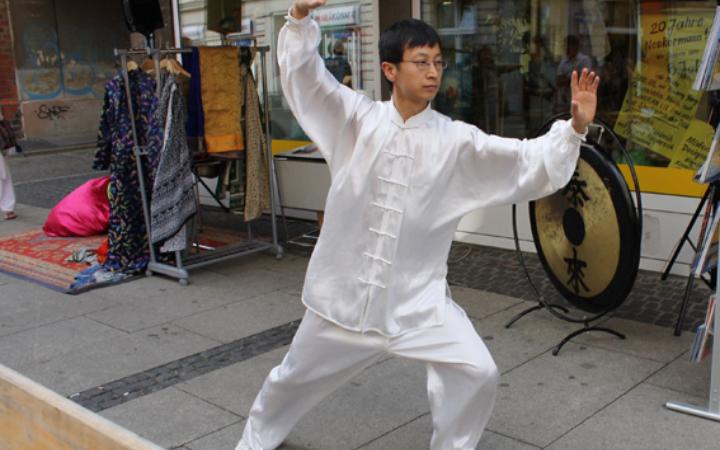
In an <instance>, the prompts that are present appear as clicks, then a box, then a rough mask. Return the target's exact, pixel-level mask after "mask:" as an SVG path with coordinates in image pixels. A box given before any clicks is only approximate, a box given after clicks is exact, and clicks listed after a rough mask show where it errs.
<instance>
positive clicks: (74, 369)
mask: <svg viewBox="0 0 720 450" xmlns="http://www.w3.org/2000/svg"><path fill="white" fill-rule="evenodd" d="M216 345H217V342H215V341H213V340H211V339H208V338H205V337H202V336H199V335H197V334H195V333H192V332H190V331H187V330H184V329H182V328H179V327H174V326H172V325H163V326H160V327H157V328H151V329H148V330H144V331H141V332H138V333H135V334H131V335H127V336H124V337H120V338H113V339H106V340H104V341H102V342H97V343H93V344H90V345H86V346H83V347H77V348H74V349H72V350H71V351H69V352H67V353H65V354H64V355H61V356H57V357H54V358H51V359H50V360H49V361H42V362H38V363H35V364H27V365H23V366H21V367H20V370H19V371H20V372H22V373H23V374H24V375H26V376H28V377H29V378H31V379H33V380H35V381H37V382H39V383H40V384H43V385H45V386H47V387H48V388H50V389H52V390H54V391H56V392H58V393H60V394H62V395H70V394H74V393H76V392H81V391H84V390H86V389H90V388H93V387H95V386H98V385H101V384H103V383H107V382H110V381H113V380H116V379H119V378H123V377H126V376H128V375H132V374H135V373H137V372H142V371H144V370H147V369H150V368H152V367H155V366H158V365H161V364H165V363H168V362H170V361H174V360H176V359H179V358H182V357H184V356H188V355H191V354H193V353H196V352H199V351H202V350H206V349H208V348H210V347H214V346H216Z"/></svg>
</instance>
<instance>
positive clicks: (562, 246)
mask: <svg viewBox="0 0 720 450" xmlns="http://www.w3.org/2000/svg"><path fill="white" fill-rule="evenodd" d="M530 225H531V228H532V234H533V239H534V241H535V247H536V248H537V252H538V256H539V257H540V261H541V262H542V265H543V267H544V269H545V271H546V272H547V274H548V276H549V277H550V280H551V281H552V283H553V284H554V285H555V287H556V288H557V289H558V291H560V293H561V294H562V296H563V297H565V299H567V300H568V302H570V303H571V304H572V305H574V306H575V307H577V308H579V309H581V310H584V311H588V312H591V313H602V312H606V311H609V310H612V309H614V308H616V307H617V306H618V305H620V303H622V302H623V301H624V300H625V298H626V297H627V295H628V294H629V292H630V289H631V288H632V285H633V283H634V281H635V277H636V275H637V271H638V264H639V261H640V236H639V223H638V215H637V212H636V209H635V205H634V203H633V199H632V196H631V195H630V191H629V189H628V186H627V184H626V182H625V179H624V178H623V176H622V174H621V173H620V171H619V170H618V168H617V166H616V165H615V163H614V162H613V161H612V159H611V158H610V157H609V156H608V155H606V153H605V152H604V151H603V150H602V149H601V148H600V147H599V146H598V145H597V144H595V143H594V142H591V141H588V142H586V143H584V144H583V145H582V146H581V148H580V159H579V160H578V165H577V168H576V170H575V174H574V175H573V177H572V179H571V180H570V182H569V183H568V184H567V186H565V188H563V189H561V190H560V191H558V192H556V193H555V194H552V195H550V196H548V197H545V198H542V199H540V200H537V201H534V202H531V203H530Z"/></svg>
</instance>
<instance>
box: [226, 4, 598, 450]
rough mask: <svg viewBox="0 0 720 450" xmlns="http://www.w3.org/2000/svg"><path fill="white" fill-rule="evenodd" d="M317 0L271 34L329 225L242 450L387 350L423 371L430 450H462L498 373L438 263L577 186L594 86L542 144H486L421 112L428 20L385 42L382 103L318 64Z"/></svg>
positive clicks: (432, 61) (266, 447) (428, 76)
mask: <svg viewBox="0 0 720 450" xmlns="http://www.w3.org/2000/svg"><path fill="white" fill-rule="evenodd" d="M323 4H325V1H324V0H297V1H296V2H295V4H294V5H293V7H292V8H291V9H290V11H289V13H288V17H287V23H286V25H285V27H284V28H283V29H282V30H281V32H280V37H279V42H278V59H279V64H280V74H281V81H282V87H283V91H284V94H285V97H286V99H287V101H288V103H289V105H290V108H291V109H292V112H293V114H294V115H295V117H296V118H297V120H298V121H299V123H300V125H301V126H302V127H303V129H304V130H305V132H306V133H307V135H308V136H309V137H310V138H311V139H312V140H313V141H314V142H315V143H316V144H317V145H318V147H319V149H320V151H322V153H323V156H324V157H325V159H326V161H327V163H328V166H329V168H330V172H331V175H332V184H331V187H330V191H329V193H328V197H327V202H326V210H325V223H324V225H323V230H322V233H321V234H320V238H319V240H318V243H317V245H316V247H315V250H314V252H313V255H312V257H311V258H310V263H309V266H308V270H307V274H306V278H305V285H304V288H303V294H302V300H303V303H304V304H305V305H306V306H307V308H308V310H307V312H306V314H305V317H304V318H303V320H302V323H301V324H300V327H299V329H298V331H297V333H296V335H295V338H294V340H293V342H292V344H291V346H290V349H289V351H288V353H287V355H286V356H285V358H284V359H283V361H282V363H281V364H280V365H279V366H277V367H275V368H274V369H273V370H272V371H271V372H270V374H269V375H268V377H267V379H266V380H265V383H264V385H263V387H262V390H261V391H260V393H259V394H258V396H257V398H256V399H255V402H254V404H253V406H252V408H251V411H250V414H249V417H248V420H247V423H246V426H245V430H244V432H243V437H242V439H241V440H240V442H239V443H238V445H237V450H247V449H252V450H270V449H275V448H277V447H278V446H280V445H281V443H282V442H283V440H284V439H285V437H286V436H287V435H288V434H289V433H290V431H291V429H292V427H293V426H294V425H295V424H296V423H297V421H298V420H299V419H300V418H301V417H302V416H303V414H305V413H306V412H307V411H308V410H310V408H312V407H313V406H314V405H316V404H317V403H318V402H319V401H320V400H322V399H323V398H325V397H326V396H327V395H328V394H329V393H331V392H332V391H333V390H335V389H336V388H338V387H339V386H341V385H342V384H343V383H345V382H347V381H348V380H350V379H351V378H352V377H353V376H355V375H356V374H357V373H358V372H360V371H361V370H362V369H364V368H366V367H368V366H369V365H371V364H372V363H374V362H376V361H378V360H379V359H380V358H382V357H384V356H385V355H393V356H399V357H404V358H411V359H415V360H419V361H423V362H425V363H426V365H427V384H428V385H427V390H428V397H429V401H430V408H431V411H432V418H433V436H432V440H431V443H430V448H431V449H432V450H470V449H474V448H475V446H476V445H477V443H478V441H479V440H480V436H481V434H482V432H483V429H484V428H485V425H486V424H487V422H488V419H489V418H490V413H491V411H492V408H493V403H494V401H495V393H496V390H497V382H498V370H497V367H496V366H495V363H494V362H493V359H492V357H491V356H490V353H489V352H488V350H487V348H486V347H485V345H484V343H483V341H482V339H481V338H480V337H479V336H478V335H477V332H476V331H475V329H474V328H473V325H472V323H471V322H470V320H468V318H467V316H466V314H465V312H464V311H463V310H462V309H461V308H460V307H459V306H458V305H457V304H455V303H454V302H453V301H452V299H451V298H450V297H449V292H448V289H447V282H446V280H445V277H446V273H447V256H448V252H449V250H450V245H451V243H452V238H453V234H454V232H455V230H456V228H457V225H458V223H459V221H460V219H461V218H462V217H463V216H464V215H465V214H466V213H468V212H470V211H472V210H475V209H478V208H481V207H486V206H491V205H498V204H510V203H513V202H523V201H527V200H532V199H537V198H539V197H543V196H546V195H548V194H550V193H552V192H554V191H556V190H558V189H560V188H562V187H563V186H564V185H565V184H566V183H567V182H568V181H569V180H570V178H571V177H572V174H573V171H574V169H575V166H576V163H577V158H578V155H579V147H580V143H581V141H582V140H583V139H584V132H585V130H586V126H587V125H588V124H589V123H590V122H591V121H592V119H593V117H594V115H595V108H596V101H597V100H596V91H597V87H598V83H599V79H598V78H597V77H596V76H595V74H594V73H588V72H587V71H584V72H583V73H582V74H581V75H579V76H578V74H574V75H573V80H572V86H573V105H572V114H573V118H572V119H571V120H569V121H563V122H557V123H555V124H554V125H553V127H552V128H551V130H550V131H549V132H548V133H547V134H546V135H544V136H542V137H540V138H537V139H532V140H518V139H508V138H501V137H497V136H490V135H487V134H485V133H484V132H482V131H481V130H479V129H478V128H477V127H475V126H472V125H469V124H466V123H463V122H457V121H452V120H451V119H449V118H448V117H445V116H443V115H442V114H439V113H437V112H435V111H433V110H432V109H431V107H430V102H431V100H432V99H433V98H434V97H435V95H436V94H437V91H438V87H439V86H440V83H441V81H442V72H443V69H444V68H445V67H446V63H445V62H444V61H443V60H442V51H441V50H442V49H441V47H440V39H439V37H438V35H437V33H436V32H435V30H433V29H432V28H431V27H430V26H429V25H427V24H425V23H424V22H422V21H419V20H414V19H408V20H404V21H401V22H398V23H396V24H395V25H393V26H391V27H390V28H388V29H387V30H386V31H384V32H383V33H382V35H381V37H380V60H381V61H382V69H383V73H384V75H385V77H386V79H387V80H388V81H389V82H390V83H392V85H393V90H392V92H393V96H392V99H391V100H390V101H387V102H377V101H373V100H371V99H369V98H367V97H365V96H363V95H361V94H359V93H356V92H354V91H353V90H351V89H349V88H347V87H346V86H343V85H342V84H341V83H339V82H338V81H337V80H336V79H335V78H334V77H333V76H332V74H330V73H329V72H328V71H327V70H326V69H325V67H324V66H323V61H322V58H321V57H320V55H319V54H318V45H319V43H320V29H319V27H318V24H317V23H316V22H315V21H313V20H312V19H311V18H310V17H308V16H309V12H310V10H311V9H313V8H316V7H318V6H322V5H323Z"/></svg>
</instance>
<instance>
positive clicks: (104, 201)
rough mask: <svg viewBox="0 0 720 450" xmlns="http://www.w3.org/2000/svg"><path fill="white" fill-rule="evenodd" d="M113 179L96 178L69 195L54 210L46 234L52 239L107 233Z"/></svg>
mask: <svg viewBox="0 0 720 450" xmlns="http://www.w3.org/2000/svg"><path fill="white" fill-rule="evenodd" d="M109 181H110V177H108V176H104V177H100V178H93V179H92V180H90V181H87V182H86V183H84V184H82V185H80V186H79V187H78V188H76V189H75V190H74V191H72V192H71V193H69V194H68V195H67V196H66V197H65V198H64V199H62V200H61V201H60V203H58V204H57V205H55V207H54V208H53V209H52V211H50V214H49V215H48V218H47V220H46V221H45V225H44V226H43V231H44V232H45V234H46V235H48V236H51V237H70V236H93V235H96V234H103V233H105V232H107V229H108V223H109V221H110V202H109V201H108V197H107V186H108V183H109Z"/></svg>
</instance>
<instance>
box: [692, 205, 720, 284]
mask: <svg viewBox="0 0 720 450" xmlns="http://www.w3.org/2000/svg"><path fill="white" fill-rule="evenodd" d="M708 220H709V223H710V226H709V227H707V228H706V229H705V234H704V236H703V237H702V240H701V242H699V246H698V249H697V252H696V253H695V258H694V259H693V262H692V264H691V266H690V271H691V272H692V273H694V274H695V276H697V277H699V276H701V275H702V274H704V273H707V272H709V271H710V270H712V269H713V268H715V267H717V261H718V238H719V235H718V233H719V231H720V230H718V223H719V222H720V214H718V212H717V208H713V211H712V216H711V217H710V218H708Z"/></svg>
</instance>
